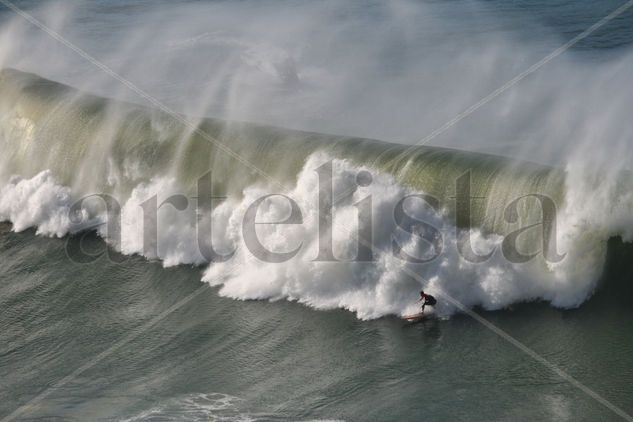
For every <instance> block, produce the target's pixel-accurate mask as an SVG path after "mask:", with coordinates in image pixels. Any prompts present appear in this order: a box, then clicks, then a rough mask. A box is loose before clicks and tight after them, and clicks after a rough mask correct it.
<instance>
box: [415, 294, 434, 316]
mask: <svg viewBox="0 0 633 422" xmlns="http://www.w3.org/2000/svg"><path fill="white" fill-rule="evenodd" d="M418 302H422V313H424V307H425V306H426V305H429V306H435V304H436V303H437V300H436V299H435V298H434V297H433V296H431V295H427V294H426V293H424V290H420V300H418Z"/></svg>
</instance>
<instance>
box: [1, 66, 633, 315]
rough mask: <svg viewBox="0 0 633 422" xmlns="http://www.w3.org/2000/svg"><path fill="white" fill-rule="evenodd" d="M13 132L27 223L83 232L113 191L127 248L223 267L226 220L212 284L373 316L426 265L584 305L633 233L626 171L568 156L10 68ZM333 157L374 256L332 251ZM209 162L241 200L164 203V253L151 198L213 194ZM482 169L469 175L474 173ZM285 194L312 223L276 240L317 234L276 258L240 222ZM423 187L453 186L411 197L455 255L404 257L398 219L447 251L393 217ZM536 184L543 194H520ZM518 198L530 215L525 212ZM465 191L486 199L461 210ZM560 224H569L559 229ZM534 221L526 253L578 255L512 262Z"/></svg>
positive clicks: (490, 302)
mask: <svg viewBox="0 0 633 422" xmlns="http://www.w3.org/2000/svg"><path fill="white" fill-rule="evenodd" d="M0 142H1V143H2V147H3V151H4V154H3V157H2V159H0V176H1V179H0V182H1V184H2V186H3V187H2V191H1V193H0V218H2V219H3V220H10V221H11V222H13V224H14V229H15V230H24V229H26V228H28V227H36V228H37V230H38V232H39V233H41V234H43V235H49V236H64V235H66V234H68V233H69V232H74V231H78V230H80V229H82V228H85V226H77V225H76V224H75V223H74V219H73V218H71V210H72V205H73V203H74V201H76V200H77V199H78V198H80V197H82V196H83V195H87V194H92V193H107V194H109V195H112V196H114V197H116V198H117V199H118V201H119V203H120V204H122V208H121V210H120V218H121V233H120V236H118V237H117V238H114V237H113V236H110V235H109V234H108V233H107V230H106V229H105V226H103V225H101V226H99V228H98V230H99V232H100V234H101V235H102V236H103V237H104V238H106V240H107V241H108V242H109V243H110V244H111V245H112V246H113V247H115V248H117V249H118V250H119V251H121V252H123V253H126V254H142V255H145V256H147V257H148V258H152V259H155V258H158V259H161V260H163V262H164V264H165V265H177V264H186V263H192V264H198V265H203V264H204V265H206V264H208V263H207V262H206V261H205V258H204V257H203V256H202V254H201V253H200V251H199V247H198V244H197V238H196V227H197V226H196V225H197V224H198V223H199V221H198V222H197V220H204V219H208V221H207V224H209V225H210V227H213V238H212V239H208V240H203V242H212V243H213V244H214V245H215V246H214V247H215V249H219V250H224V251H231V250H236V253H235V255H234V257H233V258H232V259H231V260H229V261H227V262H221V263H214V264H211V265H209V266H208V268H207V270H206V271H205V275H204V280H205V281H208V282H210V283H211V284H214V285H218V286H221V289H220V292H221V294H224V295H227V296H231V297H234V298H238V299H280V298H288V299H291V300H297V301H300V302H302V303H306V304H308V305H310V306H313V307H315V308H319V309H329V308H337V307H342V308H346V309H349V310H352V311H354V312H356V313H357V314H358V316H359V317H361V318H376V317H380V316H382V315H385V314H401V313H406V312H410V311H412V309H414V308H415V307H414V306H412V305H411V302H412V300H414V298H415V296H416V291H417V290H419V288H420V286H421V284H420V282H417V281H415V280H413V279H411V277H408V276H407V274H406V271H405V270H406V269H409V270H411V271H415V272H416V273H419V274H421V275H422V276H423V277H424V279H425V280H426V282H425V283H423V285H424V287H425V289H426V290H429V291H431V292H433V291H435V292H442V291H443V292H446V293H449V294H450V295H451V296H453V297H455V298H456V299H458V300H460V301H462V303H464V304H465V305H467V306H476V305H480V306H484V307H486V308H488V309H498V308H502V307H504V306H507V305H509V304H511V303H514V302H519V301H526V300H537V299H542V300H547V301H550V302H552V303H553V304H554V305H557V306H577V305H579V304H580V303H582V302H583V301H584V300H585V299H586V298H587V297H588V296H589V295H590V294H591V292H592V291H593V289H594V287H595V283H596V280H597V279H598V277H599V275H600V269H601V266H602V263H603V262H604V258H605V253H606V241H607V240H608V238H609V237H611V236H616V235H620V236H623V237H625V239H626V238H627V234H628V233H629V232H630V229H628V228H630V227H633V225H631V224H629V219H630V217H629V216H630V215H632V214H631V213H630V210H631V207H630V204H631V203H632V202H633V201H631V200H630V194H629V191H628V190H627V189H626V188H625V186H624V185H623V184H622V182H621V180H620V179H621V178H617V177H616V178H615V179H617V180H618V182H617V183H615V182H614V183H613V184H612V185H613V186H614V187H613V189H607V190H606V192H605V190H604V189H602V187H604V184H603V182H604V177H603V176H601V175H600V174H597V173H591V172H588V171H586V169H585V168H581V167H574V166H573V165H571V166H569V167H568V168H567V169H565V170H562V169H555V168H551V167H547V166H543V165H539V164H535V163H530V162H522V161H517V160H512V159H509V158H503V157H498V156H493V155H486V154H478V153H471V152H465V151H459V150H452V149H445V148H438V147H428V146H416V147H413V148H411V147H408V146H406V145H399V144H391V143H385V142H380V141H375V140H370V139H361V138H350V137H339V136H333V135H325V134H319V133H312V132H301V131H294V130H286V129H280V128H276V127H269V126H263V125H256V124H249V123H238V122H228V121H222V120H218V119H211V118H200V119H194V120H192V119H191V118H190V117H185V116H171V115H169V114H166V113H163V112H161V111H157V110H153V109H149V108H146V107H143V106H139V105H134V104H131V103H125V102H121V101H115V100H109V99H105V98H101V97H97V96H93V95H89V94H86V93H82V92H80V91H78V90H76V89H73V88H71V87H68V86H66V85H63V84H60V83H57V82H53V81H50V80H46V79H43V78H40V77H39V76H37V75H34V74H30V73H24V72H21V71H18V70H15V69H4V70H2V72H1V73H0ZM326 162H331V163H332V181H333V195H334V197H335V198H338V197H342V198H343V200H342V201H340V203H337V204H336V205H335V206H334V219H333V223H332V225H333V227H334V228H335V229H334V230H333V233H334V235H333V246H334V248H333V249H334V252H335V254H336V255H337V256H338V257H340V259H341V260H343V258H351V257H354V256H355V254H356V253H357V249H358V245H357V241H356V240H355V238H354V237H353V236H350V232H351V233H356V232H358V230H359V227H358V226H359V223H358V217H357V210H358V207H357V204H358V202H359V201H362V200H363V198H366V197H367V196H371V198H372V212H373V213H372V217H373V218H372V220H371V226H372V227H371V228H372V230H373V245H374V247H375V253H376V259H375V260H374V261H372V262H355V261H354V262H331V263H323V262H314V257H315V256H316V255H317V254H318V251H319V218H318V215H317V214H316V210H318V177H317V172H316V171H317V169H318V168H320V166H322V165H323V164H324V163H326ZM209 171H211V172H212V175H213V179H212V180H213V183H212V186H211V188H212V189H213V191H212V193H213V195H214V196H222V197H225V198H226V199H225V200H224V201H223V202H222V203H221V204H219V205H217V206H215V207H214V208H213V209H212V210H210V211H209V215H205V216H202V217H198V218H196V213H195V209H194V208H195V207H194V206H192V204H191V203H189V204H188V205H189V206H188V207H186V209H183V210H178V209H176V208H174V207H165V208H164V209H163V208H161V211H159V212H158V217H157V220H158V221H157V225H158V231H157V239H156V243H157V246H156V247H155V248H152V249H151V250H148V249H147V248H146V247H145V246H146V245H145V243H144V240H145V237H144V233H143V220H142V217H143V214H142V210H143V208H142V205H143V204H145V203H146V201H147V200H148V199H150V198H152V197H154V196H158V200H159V201H162V200H164V199H165V198H167V197H169V196H170V195H172V194H183V195H185V196H187V197H195V196H196V182H197V180H198V179H199V178H200V177H201V176H203V175H204V174H206V173H207V172H209ZM362 171H367V172H370V173H371V174H372V176H373V177H372V180H371V183H369V184H368V185H366V186H365V185H362V186H359V184H358V183H356V178H357V175H358V174H359V172H362ZM465 174H468V175H469V179H464V178H463V176H464V175H465ZM572 176H573V177H572ZM463 180H469V183H467V184H463V183H464V182H463ZM459 181H462V182H461V183H462V184H459V183H460V182H459ZM572 182H573V183H572ZM458 185H459V186H461V188H464V186H468V187H469V190H470V196H471V197H472V199H471V200H469V201H467V202H463V201H461V202H460V201H459V200H457V199H456V197H457V198H458V197H460V192H459V189H458V188H457V186H458ZM597 191H600V192H602V195H603V196H604V198H603V200H602V201H600V203H599V204H598V205H596V206H594V207H587V206H583V196H585V195H586V194H587V193H589V192H597ZM346 192H347V193H350V192H351V194H349V195H348V194H346ZM271 193H275V194H284V195H287V196H288V197H290V198H292V199H293V200H295V201H296V203H297V204H298V205H299V206H300V208H301V210H303V212H304V214H303V222H302V224H301V225H296V226H286V227H280V226H277V225H269V226H265V227H263V228H261V230H260V231H258V235H259V237H260V239H262V243H264V244H266V245H267V247H269V248H272V250H276V251H282V250H285V251H287V250H292V249H295V248H296V247H297V245H301V248H300V252H299V253H297V255H296V256H295V257H294V258H292V259H291V260H289V261H287V262H284V263H268V264H265V263H262V262H261V261H260V260H258V259H257V258H256V257H254V256H253V255H252V254H249V253H248V251H247V250H246V249H245V248H243V247H242V248H240V247H239V245H240V244H241V243H242V242H243V239H242V238H241V231H240V224H241V222H242V221H243V218H244V215H245V213H246V212H247V209H248V207H249V205H250V204H252V203H253V202H254V201H255V200H257V198H259V197H262V196H263V195H267V194H271ZM421 193H425V194H429V195H431V196H433V197H434V198H437V200H438V202H439V205H440V206H439V207H437V208H436V209H432V208H431V207H428V206H425V205H423V204H409V206H408V207H409V208H408V209H407V213H408V214H410V215H411V216H413V217H415V218H416V219H418V220H421V221H426V222H430V223H432V224H433V225H434V226H435V227H439V228H440V229H441V233H442V234H443V251H442V254H440V255H439V256H438V257H437V259H434V260H432V261H431V262H429V263H427V264H424V265H420V264H413V263H407V262H404V261H402V260H400V259H398V258H397V257H395V256H393V253H392V243H393V242H392V236H394V233H396V235H395V236H396V238H397V239H398V241H399V244H400V245H403V246H402V248H403V250H406V251H410V252H411V253H413V252H417V253H418V254H422V255H424V254H425V253H429V250H430V248H431V246H432V245H429V242H428V241H425V240H424V239H422V238H421V237H420V236H418V235H415V234H411V233H408V232H404V231H402V230H401V231H400V232H398V227H397V226H396V224H395V222H394V218H393V210H394V209H395V207H396V206H397V204H398V202H399V201H400V200H401V199H402V198H403V197H404V196H406V195H413V194H421ZM535 195H537V196H538V197H539V198H546V199H547V200H548V201H549V202H548V204H551V205H552V207H553V209H554V210H555V212H554V213H546V212H545V211H544V209H545V208H543V206H542V203H541V202H539V200H537V198H536V196H535ZM525 196H530V197H529V198H524V199H522V200H519V202H515V200H517V199H519V198H522V197H525ZM616 199H617V201H616ZM622 199H624V200H622ZM159 203H160V202H159ZM513 203H514V204H515V205H516V206H515V207H514V210H515V211H516V212H515V213H508V211H507V209H508V206H509V205H510V204H513ZM465 204H468V205H466V206H469V207H470V208H471V210H470V211H471V212H470V213H464V210H463V209H460V207H463V206H465ZM82 212H84V213H85V215H84V216H83V217H85V219H88V220H91V219H92V220H94V221H101V222H103V220H104V219H105V216H104V215H103V214H102V213H101V214H100V211H99V210H96V209H94V210H82ZM287 213H288V204H287V202H284V201H283V200H281V199H280V198H277V199H275V198H271V199H270V200H268V202H267V203H266V206H265V207H263V208H262V211H261V212H260V214H258V217H257V218H258V219H260V218H268V219H269V220H268V221H281V220H283V218H284V215H286V214H287ZM464 215H466V216H469V218H466V219H465V218H463V216H464ZM552 220H554V221H552ZM551 224H555V227H556V229H557V230H556V231H555V232H551V231H549V232H548V231H546V230H542V229H541V227H546V226H548V225H551ZM530 225H538V227H536V228H535V229H533V230H526V232H525V233H524V234H522V235H520V236H519V237H518V238H517V239H516V245H517V246H518V247H519V249H520V250H521V251H522V252H524V253H525V254H528V253H532V252H534V253H535V254H537V255H539V257H540V258H542V255H544V253H543V251H542V250H541V249H542V248H541V246H540V245H541V244H543V243H544V237H547V236H553V237H555V238H556V240H557V242H554V244H555V245H558V246H557V247H558V248H560V250H561V252H562V253H563V254H565V258H564V259H562V260H561V261H560V262H546V261H545V260H543V259H540V258H536V259H533V260H531V261H530V262H528V263H523V264H517V263H513V262H511V260H508V259H506V258H505V257H504V256H503V254H502V253H501V249H502V248H503V239H504V237H507V236H508V235H509V234H511V233H513V232H516V230H518V229H520V228H524V227H528V226H530ZM93 226H94V225H93ZM343 229H346V230H343ZM465 236H470V239H471V246H472V249H473V250H474V251H480V252H481V253H480V255H484V252H483V251H496V252H495V253H493V254H492V255H491V256H490V257H489V258H488V259H486V260H484V262H479V263H474V262H470V261H468V260H465V259H464V258H463V256H462V254H461V253H459V245H460V242H461V241H462V240H463V239H464V238H465ZM547 240H551V239H547ZM236 247H237V249H236ZM539 252H540V254H539ZM454 311H455V309H454V307H452V306H451V305H449V304H448V303H440V304H439V306H438V310H437V312H438V313H440V314H443V315H448V314H450V313H452V312H454Z"/></svg>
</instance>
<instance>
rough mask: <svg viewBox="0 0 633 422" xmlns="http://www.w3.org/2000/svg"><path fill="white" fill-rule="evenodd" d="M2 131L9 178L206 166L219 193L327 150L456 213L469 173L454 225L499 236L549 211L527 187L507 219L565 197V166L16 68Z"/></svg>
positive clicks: (121, 179) (190, 188)
mask: <svg viewBox="0 0 633 422" xmlns="http://www.w3.org/2000/svg"><path fill="white" fill-rule="evenodd" d="M0 134H1V138H2V139H1V141H0V142H2V143H3V167H4V168H3V172H4V177H7V176H9V175H11V174H18V175H21V176H24V177H31V176H33V175H35V174H37V173H38V172H40V171H42V170H45V169H50V170H51V171H52V172H53V174H54V175H55V177H56V178H57V179H58V180H59V181H60V182H62V183H63V184H65V185H68V186H70V187H72V188H73V190H75V191H77V192H80V193H88V192H91V193H94V192H114V193H117V194H120V195H126V194H128V193H129V192H130V191H131V190H132V189H133V188H134V186H136V185H138V184H139V183H141V182H146V181H149V180H150V179H152V178H153V177H156V176H164V175H170V176H173V177H174V178H176V179H177V180H178V181H179V183H180V184H181V186H182V187H183V189H184V190H185V191H186V192H187V193H193V192H194V187H195V182H196V180H197V178H198V177H200V176H201V175H203V174H205V173H206V172H208V171H209V170H211V171H212V172H213V180H214V189H215V193H218V194H228V195H240V192H241V191H242V190H243V189H244V188H245V187H247V186H249V185H252V184H255V183H263V184H269V185H270V187H271V191H273V192H274V191H276V189H277V191H278V188H280V187H289V186H292V185H293V184H294V182H295V181H296V178H297V175H298V173H299V172H300V171H301V169H302V168H303V166H304V164H305V162H306V160H307V158H308V157H309V156H310V155H311V154H313V153H315V152H325V153H327V154H329V155H330V156H331V157H334V158H342V159H347V160H350V161H352V162H354V163H355V164H359V165H362V166H366V167H368V168H369V169H373V170H377V171H381V172H385V173H388V174H391V175H393V176H394V177H395V178H396V179H397V180H398V181H399V182H400V183H401V184H403V185H406V186H409V187H411V188H414V189H416V190H419V191H423V192H426V193H428V194H430V195H433V196H434V197H436V198H437V199H439V201H440V204H441V205H442V207H443V208H445V209H446V210H447V212H448V214H449V215H450V216H456V204H457V203H458V202H457V201H456V199H455V197H456V181H457V179H458V178H460V176H463V175H464V174H466V173H468V172H470V186H471V187H470V189H471V196H472V197H473V199H472V200H471V201H470V203H471V208H472V210H471V211H472V212H471V218H470V221H468V220H467V219H464V218H463V215H465V214H460V215H461V216H462V218H458V221H457V222H458V225H459V226H473V227H480V228H482V229H483V230H484V231H486V232H494V233H497V234H501V235H503V234H506V233H508V232H509V231H510V230H515V229H516V228H517V227H519V226H525V225H527V224H531V223H533V222H539V221H540V220H542V218H543V213H542V210H541V206H540V203H539V201H537V200H536V199H535V198H529V199H524V200H522V201H521V202H520V203H519V207H518V208H519V209H518V212H519V215H518V217H519V218H518V220H516V221H514V222H512V223H510V222H508V221H506V218H504V210H505V209H506V207H507V205H508V204H510V203H511V202H512V201H514V200H515V199H517V198H520V197H522V196H525V195H534V194H538V195H544V196H546V197H548V198H550V199H551V200H552V201H553V203H554V204H555V205H556V207H558V208H561V207H562V205H563V204H562V201H563V184H564V173H563V172H562V171H560V170H557V169H553V168H551V167H546V166H542V165H538V164H534V163H529V162H522V161H517V160H511V159H508V158H503V157H498V156H493V155H486V154H479V153H471V152H466V151H459V150H452V149H445V148H438V147H430V146H415V147H411V146H406V145H399V144H393V143H387V142H381V141H376V140H370V139H360V138H350V137H340V136H333V135H326V134H319V133H311V132H301V131H295V130H287V129H281V128H276V127H269V126H263V125H256V124H250V123H238V122H229V121H223V120H219V119H213V118H204V119H191V118H189V117H186V116H180V115H170V114H167V113H164V112H162V111H158V110H155V109H151V108H146V107H143V106H140V105H135V104H130V103H126V102H122V101H116V100H110V99H106V98H101V97H97V96H94V95H90V94H86V93H82V92H80V91H78V90H76V89H74V88H71V87H69V86H66V85H63V84H60V83H57V82H53V81H50V80H47V79H43V78H41V77H39V76H37V75H34V74H30V73H24V72H21V71H18V70H14V69H4V70H2V71H1V72H0ZM461 204H462V205H463V204H464V202H463V201H462V202H461ZM462 211H464V210H462Z"/></svg>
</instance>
